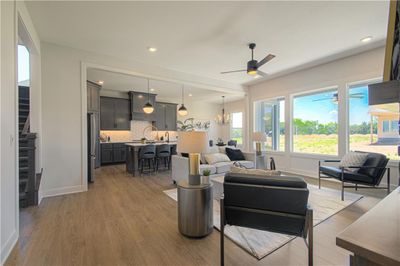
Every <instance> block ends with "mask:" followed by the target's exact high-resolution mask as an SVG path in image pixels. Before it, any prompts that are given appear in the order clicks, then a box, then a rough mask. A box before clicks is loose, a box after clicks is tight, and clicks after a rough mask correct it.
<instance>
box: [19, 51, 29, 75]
mask: <svg viewBox="0 0 400 266" xmlns="http://www.w3.org/2000/svg"><path fill="white" fill-rule="evenodd" d="M29 76H30V75H29V52H28V50H27V49H26V47H25V46H23V45H18V82H20V81H24V80H27V79H29Z"/></svg>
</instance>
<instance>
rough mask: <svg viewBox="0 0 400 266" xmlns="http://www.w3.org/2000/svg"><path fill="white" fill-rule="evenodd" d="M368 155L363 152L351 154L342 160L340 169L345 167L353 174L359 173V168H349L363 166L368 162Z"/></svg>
mask: <svg viewBox="0 0 400 266" xmlns="http://www.w3.org/2000/svg"><path fill="white" fill-rule="evenodd" d="M367 158H368V154H367V153H361V152H353V151H351V152H349V153H347V154H346V155H345V156H343V158H342V160H340V163H339V167H344V168H346V170H348V171H351V172H357V171H358V170H359V169H358V168H347V167H349V166H356V167H358V166H363V165H364V163H365V162H366V161H367Z"/></svg>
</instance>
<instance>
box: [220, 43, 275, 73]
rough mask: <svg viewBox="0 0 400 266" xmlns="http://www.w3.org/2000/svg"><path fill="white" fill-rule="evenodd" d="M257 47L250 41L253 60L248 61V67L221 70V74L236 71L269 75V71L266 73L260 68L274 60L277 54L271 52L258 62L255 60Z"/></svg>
mask: <svg viewBox="0 0 400 266" xmlns="http://www.w3.org/2000/svg"><path fill="white" fill-rule="evenodd" d="M255 47H256V44H255V43H250V44H249V48H250V50H251V60H250V61H248V62H247V69H240V70H232V71H224V72H221V74H228V73H235V72H245V71H246V72H247V74H249V75H251V76H256V75H260V76H263V77H265V76H267V75H268V74H267V73H264V72H262V71H260V70H258V69H259V68H260V67H261V66H262V65H264V64H265V63H267V62H269V61H270V60H272V59H273V58H274V57H275V55H273V54H269V55H267V56H266V57H264V59H262V60H260V62H258V61H257V60H254V48H255Z"/></svg>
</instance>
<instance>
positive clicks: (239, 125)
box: [231, 112, 243, 145]
mask: <svg viewBox="0 0 400 266" xmlns="http://www.w3.org/2000/svg"><path fill="white" fill-rule="evenodd" d="M231 117H232V121H231V122H232V123H231V139H232V140H236V141H237V144H239V145H241V144H243V113H242V112H238V113H232V114H231Z"/></svg>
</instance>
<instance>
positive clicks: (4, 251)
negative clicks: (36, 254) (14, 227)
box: [1, 231, 18, 265]
mask: <svg viewBox="0 0 400 266" xmlns="http://www.w3.org/2000/svg"><path fill="white" fill-rule="evenodd" d="M17 241H18V232H17V231H14V232H13V233H12V234H11V236H10V237H9V238H8V240H7V241H6V243H5V245H4V247H2V248H1V265H4V264H5V262H6V260H7V259H8V256H10V254H11V251H12V250H13V248H14V246H15V245H16V244H17Z"/></svg>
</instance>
